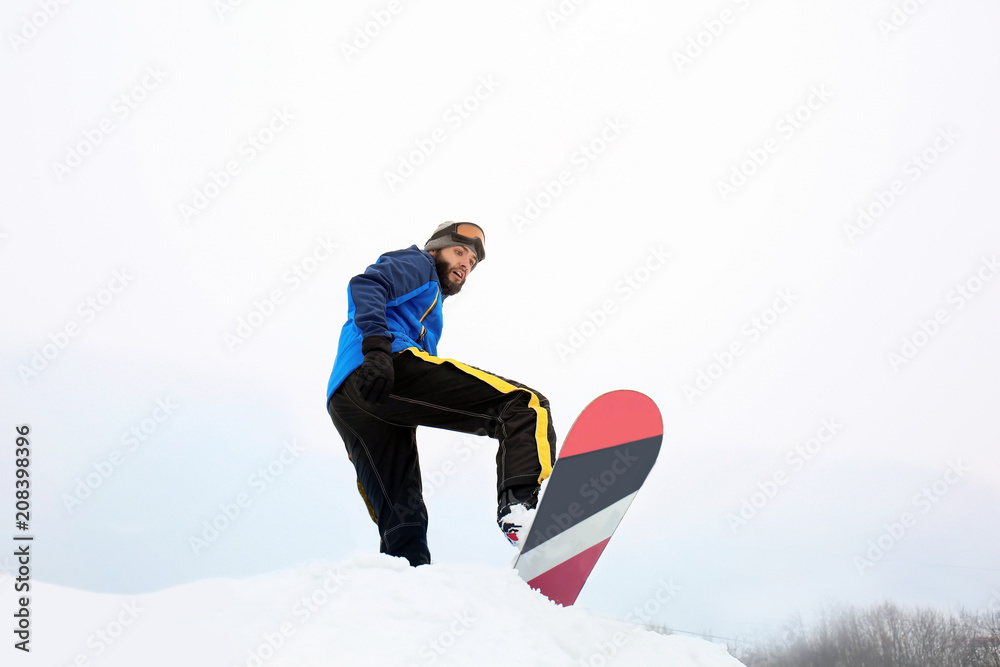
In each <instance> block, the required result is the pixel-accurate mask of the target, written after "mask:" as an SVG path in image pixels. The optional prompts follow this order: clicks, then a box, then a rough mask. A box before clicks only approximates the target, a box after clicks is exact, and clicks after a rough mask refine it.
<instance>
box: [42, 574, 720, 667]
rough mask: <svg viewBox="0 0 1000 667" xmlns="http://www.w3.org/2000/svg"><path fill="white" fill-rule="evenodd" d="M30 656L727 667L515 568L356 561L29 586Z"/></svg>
mask: <svg viewBox="0 0 1000 667" xmlns="http://www.w3.org/2000/svg"><path fill="white" fill-rule="evenodd" d="M32 605H33V613H34V619H35V621H34V622H35V624H36V627H35V630H34V632H33V637H32V651H31V660H30V663H31V664H47V665H59V666H60V667H62V666H64V665H79V666H81V667H89V666H90V665H95V666H101V667H104V666H107V667H112V666H116V667H117V666H122V667H126V666H127V667H134V666H135V665H140V664H141V665H143V666H144V667H146V666H151V665H170V666H171V667H176V666H178V665H182V666H185V667H191V666H202V665H206V666H207V665H212V666H218V667H224V666H225V667H228V666H234V667H235V666H243V667H262V666H264V665H267V666H268V667H284V666H292V665H294V666H295V667H312V666H320V665H322V666H329V665H338V666H339V665H365V666H376V667H378V666H385V667H390V666H397V665H398V666H401V667H408V666H410V665H440V666H446V665H455V666H458V665H462V666H472V665H474V666H477V667H479V666H489V665H498V666H503V667H508V666H510V665H519V666H521V665H537V666H539V667H541V666H543V665H544V666H545V667H557V666H561V665H565V666H566V667H571V666H572V667H579V666H581V665H593V666H595V667H596V666H599V665H670V666H671V667H738V666H739V665H740V663H739V662H738V661H737V660H735V659H734V658H732V657H730V656H729V654H728V653H727V652H726V649H725V647H724V646H722V645H717V644H711V643H708V642H706V641H703V640H700V639H693V638H687V637H680V636H664V635H660V634H657V633H654V632H650V631H648V630H645V629H641V628H638V627H636V626H633V625H629V624H627V623H624V622H620V621H616V620H609V619H607V618H604V617H601V616H598V615H596V614H594V613H593V612H590V611H588V610H586V609H584V608H580V607H569V608H562V607H559V606H557V605H555V604H554V603H552V602H550V601H548V600H547V599H545V598H544V597H542V596H540V595H539V594H537V593H535V592H534V591H531V590H530V589H529V588H528V587H527V586H526V585H525V584H524V583H523V582H522V581H521V580H520V579H519V578H518V577H517V575H516V574H515V573H514V572H512V571H498V570H495V569H487V568H483V567H473V566H461V565H439V564H435V565H431V566H425V567H421V568H416V569H412V568H410V567H408V566H407V565H406V564H405V562H404V561H402V560H400V559H394V558H389V557H387V556H365V557H358V558H356V559H355V560H352V561H350V562H346V563H332V562H321V561H312V562H310V563H307V564H304V565H301V566H299V567H297V568H295V569H292V570H285V571H282V572H276V573H270V574H266V575H261V576H257V577H254V578H250V579H242V580H223V579H214V580H203V581H199V582H195V583H192V584H187V585H184V586H180V587H176V588H171V589H167V590H163V591H157V592H153V593H149V594H145V595H138V596H116V595H100V594H94V593H87V592H83V591H78V590H74V589H68V588H62V587H57V586H52V585H45V584H41V585H37V586H36V587H35V595H34V597H33V600H32Z"/></svg>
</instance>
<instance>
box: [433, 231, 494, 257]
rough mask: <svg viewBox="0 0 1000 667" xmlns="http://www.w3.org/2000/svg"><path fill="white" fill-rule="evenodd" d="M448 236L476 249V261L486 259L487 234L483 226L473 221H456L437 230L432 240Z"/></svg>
mask: <svg viewBox="0 0 1000 667" xmlns="http://www.w3.org/2000/svg"><path fill="white" fill-rule="evenodd" d="M442 236H447V237H449V238H451V240H452V241H454V242H455V245H467V246H469V247H470V248H472V249H473V250H475V251H476V262H477V263H478V262H481V261H483V260H484V259H486V234H485V232H483V229H482V227H480V226H479V225H477V224H474V223H471V222H456V223H453V224H450V225H448V226H447V227H445V228H444V229H442V230H440V231H438V232H436V233H435V234H434V235H433V236H431V238H430V240H434V239H438V238H441V237H442Z"/></svg>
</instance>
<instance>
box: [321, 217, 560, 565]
mask: <svg viewBox="0 0 1000 667" xmlns="http://www.w3.org/2000/svg"><path fill="white" fill-rule="evenodd" d="M485 258H486V235H485V234H484V233H483V230H482V228H480V227H479V225H476V224H473V223H471V222H450V221H449V222H445V223H444V224H442V225H439V226H438V228H437V229H436V230H434V233H433V234H432V235H431V237H430V239H428V241H427V243H426V244H425V245H424V247H423V249H420V248H417V246H415V245H413V246H410V247H409V248H407V249H405V250H396V251H393V252H389V253H386V254H384V255H382V256H381V257H379V259H378V261H377V262H376V263H375V264H373V265H371V266H369V267H368V268H367V269H366V270H365V272H364V273H362V274H361V275H358V276H355V277H354V278H352V279H351V281H350V284H349V286H348V294H347V323H346V324H344V327H343V329H342V330H341V334H340V342H339V344H338V348H337V358H336V361H335V362H334V366H333V372H332V373H331V374H330V382H329V385H328V387H327V411H328V412H329V413H330V417H331V418H332V419H333V424H334V426H336V428H337V431H338V432H339V433H340V436H341V437H342V438H343V440H344V444H345V445H346V447H347V454H348V457H349V458H350V460H351V462H352V463H354V468H355V471H356V472H357V477H358V490H359V491H360V492H361V496H362V498H364V500H365V503H366V505H367V506H368V511H369V513H370V514H371V516H372V519H373V520H374V521H375V522H376V523H377V524H378V530H379V536H380V537H381V551H382V553H387V554H389V555H392V556H401V557H404V558H406V559H407V560H408V561H409V562H410V565H414V566H416V565H422V564H425V563H429V562H430V551H429V549H428V547H427V509H426V507H425V505H424V500H423V492H422V488H421V480H420V464H419V459H418V456H417V446H416V445H417V443H416V427H417V426H433V427H436V428H443V429H448V430H452V431H460V432H462V433H472V434H475V435H488V436H490V437H491V438H495V439H497V440H499V449H498V451H497V500H498V503H497V504H498V510H497V523H498V524H499V525H500V528H501V530H502V531H503V532H504V534H505V535H506V536H507V539H508V540H510V542H511V543H512V544H515V545H516V544H518V540H519V539H523V538H524V535H525V534H526V531H527V528H528V526H529V524H530V520H531V518H533V514H534V508H535V506H536V504H537V502H538V489H539V485H540V484H541V482H542V480H544V479H545V478H546V477H548V476H549V473H550V472H551V470H552V466H553V464H554V462H555V446H556V438H555V431H554V429H553V427H552V419H551V413H550V410H549V403H548V400H546V398H545V397H544V396H542V395H541V394H539V393H538V392H536V391H534V390H533V389H530V388H528V387H526V386H524V385H522V384H519V383H516V382H513V381H511V380H507V379H504V378H502V377H500V376H497V375H493V374H491V373H487V372H485V371H482V370H480V369H478V368H474V367H472V366H468V365H466V364H463V363H461V362H458V361H455V360H453V359H443V358H441V357H438V356H436V355H437V344H438V341H439V340H440V338H441V329H442V324H443V315H442V304H443V302H444V300H445V299H446V298H448V297H449V296H452V295H455V294H458V292H459V291H460V290H461V289H462V287H463V286H464V285H465V282H466V281H467V280H468V277H469V274H470V273H471V272H472V271H473V270H474V269H475V267H476V266H477V265H478V264H479V262H481V261H483V260H484V259H485Z"/></svg>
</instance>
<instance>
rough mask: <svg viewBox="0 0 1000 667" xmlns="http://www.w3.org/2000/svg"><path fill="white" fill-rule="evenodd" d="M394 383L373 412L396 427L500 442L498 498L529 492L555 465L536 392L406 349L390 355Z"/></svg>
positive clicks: (552, 440) (550, 431)
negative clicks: (512, 491) (438, 430)
mask: <svg viewBox="0 0 1000 667" xmlns="http://www.w3.org/2000/svg"><path fill="white" fill-rule="evenodd" d="M394 370H395V375H396V379H395V384H394V386H393V389H392V392H391V394H390V395H389V398H388V400H387V401H386V402H385V403H384V404H382V405H378V406H372V410H373V412H374V413H375V414H378V415H384V416H385V418H386V419H389V420H391V421H392V422H394V423H397V424H405V425H412V426H417V425H421V426H432V427H436V428H443V429H448V430H452V431H459V432H463V433H472V434H475V435H488V436H489V437H491V438H496V439H497V440H498V441H499V448H498V451H497V496H498V498H499V497H500V496H502V495H503V492H504V491H505V490H507V489H509V488H519V489H523V488H527V489H529V490H530V489H534V488H537V487H538V485H539V484H541V482H542V480H544V479H545V478H546V477H548V476H549V473H551V471H552V466H553V464H554V462H555V448H556V436H555V429H554V428H553V426H552V416H551V412H550V410H549V402H548V400H546V398H545V397H544V396H542V395H541V394H539V393H538V392H537V391H534V390H533V389H531V388H529V387H526V386H524V385H521V384H519V383H516V382H513V381H511V380H507V379H505V378H502V377H500V376H498V375H494V374H492V373H488V372H486V371H483V370H480V369H478V368H475V367H472V366H468V365H466V364H463V363H461V362H458V361H455V360H453V359H442V358H440V357H435V356H432V355H430V354H427V353H426V352H423V351H422V350H417V349H415V348H411V349H408V350H404V351H403V352H401V353H399V354H398V355H396V357H395V363H394Z"/></svg>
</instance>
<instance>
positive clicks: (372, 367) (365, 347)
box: [354, 336, 395, 405]
mask: <svg viewBox="0 0 1000 667" xmlns="http://www.w3.org/2000/svg"><path fill="white" fill-rule="evenodd" d="M361 351H362V352H363V353H364V355H365V360H364V362H363V363H362V364H361V367H360V368H358V370H357V372H356V373H355V375H354V386H355V387H356V388H357V390H358V394H359V395H360V396H361V400H363V401H364V402H365V403H373V404H376V405H378V404H379V403H384V402H385V399H387V398H389V392H391V391H392V385H393V382H394V380H395V374H394V372H393V369H392V355H391V352H392V343H391V341H390V340H389V339H388V338H385V337H383V336H368V337H367V338H365V340H364V341H363V342H362V343H361Z"/></svg>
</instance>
